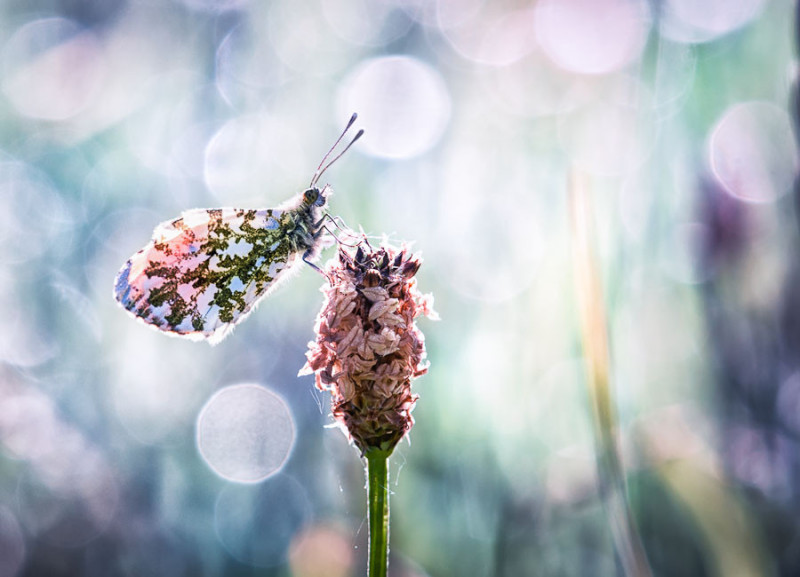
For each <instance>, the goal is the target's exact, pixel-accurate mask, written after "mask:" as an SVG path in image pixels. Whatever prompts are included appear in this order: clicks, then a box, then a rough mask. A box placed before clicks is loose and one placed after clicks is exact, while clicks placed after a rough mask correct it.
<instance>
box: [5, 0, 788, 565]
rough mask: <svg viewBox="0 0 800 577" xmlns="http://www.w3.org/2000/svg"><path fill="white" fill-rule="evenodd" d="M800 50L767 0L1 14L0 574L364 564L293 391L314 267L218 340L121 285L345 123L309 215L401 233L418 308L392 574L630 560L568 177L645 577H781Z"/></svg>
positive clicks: (399, 457)
mask: <svg viewBox="0 0 800 577" xmlns="http://www.w3.org/2000/svg"><path fill="white" fill-rule="evenodd" d="M797 34H798V26H797V21H796V15H795V7H794V5H793V3H791V2H789V1H788V0H736V1H730V0H727V1H726V0H713V1H704V2H694V1H692V0H660V1H659V0H652V1H650V2H647V1H644V0H641V1H635V0H539V1H537V2H515V1H513V0H509V1H499V2H495V1H492V2H489V1H488V0H429V1H424V0H416V1H414V0H409V1H403V0H373V1H370V0H360V1H359V0H355V1H347V0H311V1H310V2H292V1H290V0H273V1H270V2H265V1H261V0H94V1H92V0H4V1H3V2H2V3H0V320H1V321H2V322H1V323H0V577H34V576H37V577H38V576H56V577H60V576H85V577H100V576H102V577H110V576H117V575H119V576H136V577H139V576H161V575H164V576H167V575H168V576H170V577H176V576H182V575H185V576H192V577H195V576H218V575H220V576H221V575H226V576H237V575H241V576H281V577H288V576H291V577H319V576H323V575H324V576H326V577H346V576H356V575H364V574H365V553H366V533H367V531H366V528H367V526H366V517H365V491H364V476H363V468H362V463H361V461H360V459H359V457H358V454H357V451H356V450H355V449H353V448H352V447H349V446H348V445H347V441H346V439H345V438H344V436H343V435H342V434H341V432H340V431H339V430H337V429H334V428H330V427H329V425H330V423H331V419H330V417H329V406H328V403H329V399H328V397H327V396H326V395H322V394H321V393H319V392H317V391H316V390H315V389H314V386H313V379H312V378H310V377H302V378H297V377H296V375H297V372H298V370H299V369H300V368H301V367H302V366H303V364H304V362H305V357H304V353H305V350H306V345H307V342H308V341H309V340H311V339H312V338H313V325H314V318H315V315H316V313H317V311H318V310H319V308H320V306H321V303H322V295H321V294H320V292H319V287H320V284H321V277H320V276H319V275H318V274H316V273H315V272H314V271H313V270H311V269H310V268H308V267H304V268H303V270H300V271H299V273H298V274H297V275H296V278H294V279H293V281H292V283H290V284H288V285H285V286H284V288H283V289H282V290H280V291H278V292H277V293H275V294H274V295H273V296H271V297H270V298H269V299H268V300H267V301H266V302H264V303H263V304H262V305H261V306H260V307H259V309H258V310H257V311H256V313H254V314H253V315H252V316H251V317H250V318H248V320H247V321H246V322H245V323H244V324H243V325H242V326H240V327H239V328H238V329H237V330H236V331H235V332H234V334H233V335H232V336H231V337H229V338H228V339H227V340H225V341H224V342H223V343H222V344H220V345H218V346H216V347H213V348H211V347H209V346H208V345H207V344H205V343H194V342H186V341H183V340H179V339H173V338H168V337H166V336H164V335H162V334H159V333H158V332H157V331H154V330H151V329H149V328H147V327H145V326H144V325H142V324H140V323H138V322H134V319H133V318H131V317H130V316H129V315H128V314H127V313H125V312H124V311H123V310H122V309H121V308H120V307H118V306H117V304H116V303H115V301H114V298H113V296H112V286H113V280H114V276H115V274H116V273H117V271H118V270H119V268H120V267H121V266H122V264H123V263H124V262H125V260H126V259H127V258H128V257H129V256H130V255H131V254H133V253H134V252H136V251H137V250H138V249H140V248H141V247H143V246H144V245H145V244H146V242H147V241H148V239H149V238H150V234H151V232H152V230H153V228H154V227H155V225H156V224H158V223H159V222H161V221H164V220H167V219H171V218H174V217H176V216H178V215H179V214H180V213H181V212H182V211H184V210H187V209H190V208H195V207H220V206H235V207H240V208H253V207H271V206H275V205H278V204H280V203H281V202H283V201H285V200H286V199H288V198H289V197H291V196H292V195H294V194H296V193H297V192H299V191H301V190H302V189H303V188H304V187H305V186H306V184H307V183H308V181H309V180H310V178H311V176H312V174H313V171H314V169H315V167H316V166H317V164H318V162H319V160H320V159H321V157H322V155H323V154H324V153H325V152H326V151H327V149H328V148H329V147H330V145H331V144H332V143H333V140H334V139H335V138H336V136H337V135H338V133H339V132H340V131H341V129H342V128H343V127H344V124H345V123H346V121H347V119H348V118H349V116H350V114H351V113H352V112H353V111H357V112H358V113H359V115H360V116H359V121H358V126H359V127H363V128H365V129H366V135H365V136H364V138H363V139H362V140H361V141H360V142H359V143H358V144H357V145H356V146H355V147H354V148H353V150H352V151H351V152H349V153H348V154H347V155H346V156H345V157H344V158H343V159H342V160H341V161H339V162H338V163H337V164H336V165H335V166H334V167H333V168H332V169H331V170H330V171H329V172H328V173H326V175H325V180H326V181H328V182H330V183H331V184H332V186H333V187H334V190H335V196H334V197H333V198H332V200H331V204H330V208H331V211H332V213H333V214H337V215H340V216H341V217H343V218H344V220H345V221H346V222H347V223H348V224H349V225H350V226H352V227H354V228H357V227H359V226H361V227H363V229H364V230H365V231H367V232H369V233H371V234H376V235H381V234H387V235H389V236H390V238H391V239H392V240H393V241H395V242H400V241H403V240H408V241H414V248H415V249H416V250H418V251H420V252H421V253H422V254H423V255H424V264H423V267H422V269H421V271H420V273H419V275H418V280H419V286H420V288H421V290H422V291H423V292H432V293H433V294H434V295H435V298H436V308H437V310H438V312H439V314H440V316H441V318H442V320H441V321H440V322H432V321H429V320H427V319H421V320H420V326H421V328H422V330H423V332H425V333H426V336H427V343H428V354H429V358H430V360H431V370H430V372H429V374H428V375H426V376H425V377H422V378H421V379H420V380H419V381H417V382H416V383H415V389H416V391H417V392H418V393H419V394H420V397H421V398H420V401H419V403H418V404H417V408H416V410H415V413H414V416H415V417H416V421H417V423H416V425H415V427H414V429H413V431H412V433H411V437H410V441H411V442H410V443H405V442H403V443H402V444H401V446H400V447H399V448H398V450H397V451H396V453H395V455H394V456H393V457H392V461H391V472H390V475H391V483H392V485H391V490H392V498H391V499H392V518H391V559H392V560H391V570H392V575H393V576H394V577H424V576H433V577H449V576H478V577H481V576H486V577H490V576H498V577H500V576H519V575H542V576H585V575H597V576H613V575H619V574H621V567H622V565H621V563H620V559H619V557H618V555H617V554H616V553H615V548H614V542H613V539H612V533H611V529H610V519H609V515H608V514H607V512H606V509H605V508H604V506H603V500H602V499H601V498H600V491H599V489H598V486H599V484H598V473H597V466H596V458H595V445H596V440H595V439H594V432H593V431H594V425H593V421H592V408H591V404H590V402H589V395H588V393H587V379H586V371H585V369H584V365H583V362H582V349H581V345H580V331H579V326H580V323H579V319H578V314H577V310H578V308H577V305H576V294H575V288H574V287H575V283H574V278H573V257H572V254H573V248H574V241H573V240H572V238H571V236H572V235H571V232H570V224H569V223H570V219H569V202H568V188H567V181H568V175H569V174H570V173H572V172H573V171H580V173H581V174H583V175H584V177H585V180H584V181H585V182H587V183H588V185H587V186H588V189H589V193H590V194H591V198H592V207H593V208H592V209H591V210H592V212H591V214H590V219H591V220H592V221H593V222H594V227H595V230H594V231H593V232H591V233H590V234H591V238H590V242H591V244H592V247H593V250H594V252H595V255H596V261H597V263H598V266H599V270H600V272H601V277H602V281H603V285H604V295H605V296H604V306H605V314H606V316H607V320H608V337H609V346H610V355H611V365H610V366H611V383H612V387H613V389H612V391H613V399H612V401H613V404H614V405H615V406H616V409H617V418H618V421H617V428H618V430H617V432H618V435H619V447H620V452H621V455H622V460H623V464H624V467H625V472H626V481H627V490H628V494H629V497H630V507H631V512H632V515H633V518H634V519H635V521H636V524H637V526H638V528H639V538H640V540H641V542H642V544H643V546H644V550H645V552H646V554H647V558H648V560H649V563H650V566H651V568H652V572H653V574H655V575H670V576H672V575H689V576H705V575H708V576H722V575H726V576H730V575H734V576H749V575H786V576H789V575H798V574H800V450H799V449H800V446H799V445H800V288H798V287H799V286H800V261H798V254H800V253H799V252H798V248H800V247H799V246H798V245H799V243H800V237H799V236H798V227H797V209H798V201H799V200H800V189H798V187H797V186H796V178H797V171H798V151H797V145H796V140H795V138H796V135H797V115H796V104H795V100H794V99H793V90H794V88H795V83H796V80H797V67H796V57H795V52H796V51H795V45H796V42H797ZM332 254H333V251H332V250H329V251H327V252H326V254H325V255H324V257H323V262H324V261H325V260H326V259H327V258H329V257H330V256H331V255H332Z"/></svg>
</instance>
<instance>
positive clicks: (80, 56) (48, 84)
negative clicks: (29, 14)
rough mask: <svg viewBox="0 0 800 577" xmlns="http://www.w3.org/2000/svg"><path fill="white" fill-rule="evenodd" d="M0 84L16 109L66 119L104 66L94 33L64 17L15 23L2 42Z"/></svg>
mask: <svg viewBox="0 0 800 577" xmlns="http://www.w3.org/2000/svg"><path fill="white" fill-rule="evenodd" d="M2 64H3V66H2V89H3V92H4V93H5V95H6V97H7V98H8V99H9V101H10V102H11V103H12V104H13V105H14V107H15V108H16V109H17V111H18V112H19V113H20V114H22V115H25V116H29V117H32V118H41V119H44V120H53V121H60V120H66V119H68V118H71V117H73V116H75V115H76V114H78V113H79V112H80V111H81V110H83V109H84V108H86V107H87V106H89V105H90V104H92V103H93V102H94V100H95V98H96V96H97V95H98V93H99V91H100V89H101V88H102V85H103V81H104V79H105V77H106V73H107V69H106V63H105V60H104V57H103V50H102V48H101V46H100V42H99V41H98V39H97V38H96V36H95V35H94V34H92V33H91V32H89V31H86V30H83V29H82V28H81V27H80V26H79V25H78V24H77V23H75V22H73V21H71V20H67V19H65V18H43V19H40V20H34V21H32V22H29V23H27V24H25V25H24V26H22V27H20V28H19V30H17V32H16V33H15V34H14V36H13V37H12V38H11V39H10V40H9V41H8V42H7V43H6V45H5V46H4V47H3V62H2Z"/></svg>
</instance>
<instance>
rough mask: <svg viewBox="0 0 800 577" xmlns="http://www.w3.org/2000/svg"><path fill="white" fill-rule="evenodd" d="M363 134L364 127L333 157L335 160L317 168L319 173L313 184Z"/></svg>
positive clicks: (312, 183) (312, 182)
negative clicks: (319, 168)
mask: <svg viewBox="0 0 800 577" xmlns="http://www.w3.org/2000/svg"><path fill="white" fill-rule="evenodd" d="M363 135H364V129H363V128H362V129H361V130H359V131H358V132H357V133H356V135H355V136H354V137H353V140H351V141H350V144H348V145H347V146H345V147H344V150H342V151H341V152H340V153H339V154H337V155H336V156H335V157H333V160H331V161H330V162H329V163H328V164H326V165H325V168H323V169H322V170H317V174H316V176H315V177H314V180H312V181H311V185H312V186H313V185H314V184H316V183H317V182H318V181H319V179H320V177H321V176H322V173H324V172H325V171H326V170H328V169H329V168H330V167H331V165H332V164H333V163H334V162H336V161H337V160H339V159H340V158H341V157H342V156H343V155H344V153H345V152H347V151H348V150H350V147H351V146H353V145H354V144H355V143H356V140H358V139H359V138H361V137H362V136H363Z"/></svg>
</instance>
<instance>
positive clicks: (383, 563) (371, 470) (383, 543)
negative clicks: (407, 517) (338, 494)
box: [366, 449, 389, 577]
mask: <svg viewBox="0 0 800 577" xmlns="http://www.w3.org/2000/svg"><path fill="white" fill-rule="evenodd" d="M366 457H367V501H368V509H369V573H368V577H386V569H387V567H388V556H389V489H388V485H389V467H388V462H389V453H388V452H386V451H382V450H380V449H370V450H368V451H367V453H366Z"/></svg>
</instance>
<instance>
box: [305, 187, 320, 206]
mask: <svg viewBox="0 0 800 577" xmlns="http://www.w3.org/2000/svg"><path fill="white" fill-rule="evenodd" d="M318 198H319V190H317V189H316V188H309V189H308V190H306V191H305V192H304V193H303V200H305V202H306V204H314V203H315V202H317V199H318Z"/></svg>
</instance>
